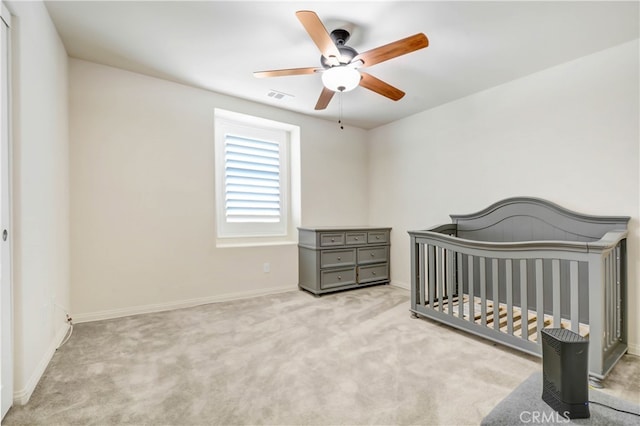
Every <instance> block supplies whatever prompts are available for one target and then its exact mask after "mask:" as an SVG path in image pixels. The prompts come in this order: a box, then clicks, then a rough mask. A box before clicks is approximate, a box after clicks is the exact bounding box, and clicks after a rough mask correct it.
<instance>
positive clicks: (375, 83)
mask: <svg viewBox="0 0 640 426" xmlns="http://www.w3.org/2000/svg"><path fill="white" fill-rule="evenodd" d="M296 16H297V17H298V20H299V21H300V22H301V23H302V26H304V28H305V30H307V33H309V36H310V37H311V39H312V40H313V42H314V43H315V44H316V46H318V49H320V53H322V56H321V58H320V63H321V65H322V67H307V68H289V69H280V70H270V71H256V72H254V73H253V75H254V76H255V77H258V78H263V77H282V76H289V75H305V74H315V73H322V83H323V85H324V87H323V88H322V92H321V93H320V98H318V102H317V103H316V107H315V109H316V110H322V109H325V108H326V107H327V105H329V102H330V101H331V98H333V95H334V94H335V92H348V91H350V90H353V89H355V88H356V87H357V86H362V87H364V88H365V89H369V90H371V91H373V92H375V93H378V94H380V95H382V96H385V97H387V98H389V99H391V100H394V101H397V100H400V99H401V98H402V97H403V96H404V95H405V93H404V92H403V91H402V90H400V89H398V88H396V87H393V86H392V85H390V84H388V83H385V82H384V81H382V80H380V79H378V78H376V77H374V76H372V75H371V74H368V73H366V72H363V71H360V69H362V68H365V67H370V66H372V65H375V64H379V63H380V62H384V61H387V60H389V59H393V58H395V57H398V56H402V55H405V54H407V53H411V52H414V51H416V50H419V49H423V48H425V47H427V46H428V45H429V40H428V39H427V36H425V35H424V34H422V33H418V34H415V35H412V36H410V37H407V38H403V39H401V40H398V41H394V42H393V43H389V44H385V45H384V46H380V47H376V48H375V49H371V50H368V51H366V52H364V53H358V52H357V51H356V50H355V49H354V48H352V47H349V46H347V45H346V44H345V43H346V42H347V40H348V39H349V37H350V34H349V31H347V30H344V29H336V30H333V31H332V32H331V34H329V33H328V32H327V29H326V28H325V27H324V25H323V24H322V21H320V18H318V15H316V14H315V12H312V11H310V10H300V11H298V12H296Z"/></svg>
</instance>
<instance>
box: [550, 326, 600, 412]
mask: <svg viewBox="0 0 640 426" xmlns="http://www.w3.org/2000/svg"><path fill="white" fill-rule="evenodd" d="M541 334H542V400H543V401H544V402H546V403H547V404H549V406H550V407H551V408H553V409H554V410H556V411H557V412H558V413H559V414H560V415H561V416H563V417H565V418H570V419H584V418H587V417H589V365H588V361H589V360H588V354H589V341H588V340H587V339H585V338H584V337H582V336H580V335H579V334H576V333H574V332H572V331H569V330H565V329H563V328H545V329H543V330H542V331H541Z"/></svg>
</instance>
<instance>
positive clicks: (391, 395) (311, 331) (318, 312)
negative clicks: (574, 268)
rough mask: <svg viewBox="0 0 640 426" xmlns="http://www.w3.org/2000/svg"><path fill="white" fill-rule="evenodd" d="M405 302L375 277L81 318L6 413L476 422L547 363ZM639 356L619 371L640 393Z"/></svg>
mask: <svg viewBox="0 0 640 426" xmlns="http://www.w3.org/2000/svg"><path fill="white" fill-rule="evenodd" d="M408 309H409V294H408V292H407V291H405V290H402V289H398V288H394V287H390V286H377V287H369V288H364V289H359V290H356V291H349V292H342V293H336V294H332V295H325V296H323V297H320V298H316V297H313V296H311V295H310V294H308V293H305V292H301V291H293V292H289V293H282V294H277V295H271V296H264V297H258V298H253V299H246V300H239V301H233V302H225V303H217V304H210V305H203V306H199V307H195V308H189V309H181V310H175V311H170V312H162V313H156V314H147V315H139V316H133V317H127V318H120V319H115V320H109V321H100V322H94V323H87V324H79V325H77V326H76V328H75V330H74V333H73V337H72V338H71V340H70V341H69V342H68V343H67V344H66V345H65V346H64V347H62V348H61V349H60V350H59V351H58V352H57V353H56V354H55V356H54V358H53V360H52V362H51V364H50V365H49V367H48V369H47V371H46V372H45V374H44V376H43V378H42V380H41V381H40V383H39V385H38V387H37V388H36V390H35V392H34V394H33V396H32V398H31V400H30V402H29V403H28V404H27V405H26V406H22V407H14V408H12V409H11V410H10V412H9V414H8V415H7V417H6V418H5V419H4V421H3V424H6V425H7V426H8V425H18V424H20V425H27V424H28V425H37V424H42V425H51V424H61V425H66V424H70V425H71V424H73V425H115V424H118V425H120V424H135V425H138V424H139V425H143V424H144V425H196V424H198V425H205V424H224V425H240V424H242V425H244V424H271V425H301V424H308V425H324V424H349V425H364V424H385V425H387V424H450V425H454V424H455V425H464V424H475V425H477V424H479V423H480V421H481V419H482V418H483V417H484V416H485V415H486V414H488V413H489V412H490V411H491V409H492V408H493V407H494V406H495V405H496V404H497V403H498V402H500V400H502V399H503V398H504V397H505V396H507V395H508V394H509V393H510V392H511V391H512V390H513V389H514V388H515V387H516V386H517V385H518V384H520V383H521V382H522V381H523V380H524V379H526V378H527V377H528V376H530V375H531V373H533V372H534V371H538V370H539V368H540V362H539V360H538V359H537V358H533V357H530V356H526V355H522V354H520V353H518V352H515V351H512V350H510V349H507V348H504V347H501V346H495V345H493V344H492V343H490V342H487V341H485V340H481V339H478V338H475V337H472V336H470V335H468V334H464V333H462V332H458V331H456V330H454V329H451V328H449V327H447V326H444V325H440V324H437V323H435V322H431V321H428V320H423V319H411V317H410V315H409V312H408ZM636 359H637V358H636V357H629V359H627V358H625V359H624V360H623V362H622V363H621V365H620V367H616V370H614V372H616V371H617V370H618V368H621V371H622V370H624V372H623V373H621V376H622V377H616V380H618V381H617V382H616V381H615V380H614V383H617V385H616V386H617V388H618V389H619V390H620V391H621V392H626V393H628V394H630V395H632V396H635V395H638V386H640V385H638V382H640V380H637V379H638V375H639V374H640V368H638V363H637V362H636ZM629 371H632V372H633V374H632V376H633V377H635V384H632V383H634V382H631V381H630V382H627V381H626V377H625V376H628V375H627V372H629ZM629 380H634V379H632V377H629ZM605 384H606V383H605ZM632 386H635V388H633V387H632Z"/></svg>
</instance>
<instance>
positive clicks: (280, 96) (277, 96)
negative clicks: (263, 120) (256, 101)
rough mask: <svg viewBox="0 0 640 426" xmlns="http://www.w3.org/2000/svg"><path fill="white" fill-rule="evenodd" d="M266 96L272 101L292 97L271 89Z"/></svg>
mask: <svg viewBox="0 0 640 426" xmlns="http://www.w3.org/2000/svg"><path fill="white" fill-rule="evenodd" d="M267 96H268V97H270V98H273V99H278V100H283V99H287V98H293V95H290V94H288V93H284V92H278V91H277V90H273V89H271V90H270V91H269V93H267Z"/></svg>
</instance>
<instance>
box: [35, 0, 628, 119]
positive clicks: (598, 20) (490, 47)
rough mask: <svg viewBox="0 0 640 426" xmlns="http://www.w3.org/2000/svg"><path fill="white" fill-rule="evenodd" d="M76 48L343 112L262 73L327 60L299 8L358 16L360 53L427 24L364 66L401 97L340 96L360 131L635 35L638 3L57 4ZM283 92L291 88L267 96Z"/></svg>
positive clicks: (154, 72) (330, 16) (297, 80)
mask: <svg viewBox="0 0 640 426" xmlns="http://www.w3.org/2000/svg"><path fill="white" fill-rule="evenodd" d="M47 8H48V10H49V13H50V15H51V17H52V19H53V22H54V24H55V25H56V27H57V29H58V32H59V33H60V36H61V38H62V41H63V43H64V45H65V47H66V49H67V52H68V53H69V55H70V56H71V57H74V58H80V59H85V60H88V61H93V62H97V63H101V64H105V65H110V66H114V67H118V68H122V69H125V70H130V71H135V72H139V73H142V74H147V75H151V76H156V77H160V78H165V79H169V80H172V81H176V82H180V83H184V84H188V85H192V86H196V87H200V88H204V89H208V90H212V91H215V92H219V93H224V94H228V95H233V96H237V97H239V98H244V99H249V100H252V101H256V102H261V103H264V104H269V105H274V106H277V107H280V108H284V109H288V110H292V111H297V112H301V113H304V114H309V115H312V116H316V117H322V118H326V119H337V116H338V111H339V102H338V101H339V100H338V96H335V97H334V98H333V100H332V101H331V103H330V104H329V107H328V108H327V109H326V110H325V111H314V106H315V103H316V101H317V98H318V96H319V95H320V91H321V89H322V83H321V80H320V75H318V74H315V75H303V76H290V77H277V78H267V79H257V78H254V77H253V75H252V72H253V71H259V70H268V69H280V68H298V67H315V66H320V53H319V51H318V49H317V47H316V45H315V44H314V43H313V42H312V41H311V39H310V38H309V36H308V35H307V33H306V32H305V30H304V28H303V27H302V25H301V24H300V22H299V21H298V19H297V18H296V16H295V12H296V11H297V10H313V11H315V12H316V13H317V14H318V16H319V17H320V19H321V20H322V21H323V22H324V24H325V26H326V27H327V29H328V30H329V31H331V30H332V29H334V28H338V27H344V25H345V24H351V25H354V28H355V29H354V30H353V33H352V34H353V35H352V37H351V39H350V40H349V42H347V44H348V45H350V46H352V47H353V48H355V49H356V50H358V51H359V52H364V51H366V50H369V49H372V48H374V47H378V46H380V45H383V44H387V43H390V42H392V41H396V40H398V39H401V38H404V37H407V36H410V35H413V34H415V33H418V32H423V33H425V34H426V35H427V37H428V38H429V42H430V45H429V47H428V48H426V49H422V50H419V51H416V52H413V53H410V54H408V55H405V56H401V57H398V58H395V59H392V60H389V61H387V62H384V63H380V64H377V65H374V66H372V67H370V68H367V69H366V70H367V72H369V73H370V74H373V75H374V76H376V77H378V78H380V79H382V80H384V81H386V82H388V83H389V84H391V85H393V86H395V87H397V88H399V89H401V90H403V91H405V92H406V93H407V94H406V96H405V97H404V98H403V99H401V100H400V101H398V102H393V101H391V100H389V99H387V98H384V97H382V96H380V95H377V94H375V93H373V92H371V91H369V90H367V89H364V88H361V87H359V88H356V89H355V90H354V91H352V92H348V93H345V94H343V95H342V110H343V114H344V118H343V121H344V122H345V123H346V124H350V125H354V126H359V127H362V128H373V127H376V126H379V125H381V124H384V123H388V122H391V121H394V120H397V119H399V118H402V117H406V116H408V115H411V114H415V113H417V112H419V111H423V110H425V109H428V108H432V107H435V106H437V105H441V104H444V103H446V102H450V101H452V100H455V99H458V98H461V97H464V96H467V95H469V94H472V93H475V92H478V91H481V90H484V89H487V88H489V87H493V86H496V85H499V84H501V83H504V82H507V81H510V80H513V79H516V78H519V77H522V76H524V75H527V74H531V73H534V72H536V71H539V70H542V69H545V68H548V67H551V66H554V65H556V64H560V63H563V62H567V61H570V60H572V59H576V58H578V57H581V56H584V55H588V54H590V53H593V52H596V51H599V50H602V49H606V48H608V47H611V46H615V45H617V44H620V43H624V42H627V41H630V40H633V39H636V38H638V37H639V32H640V24H639V3H638V1H631V2H610V1H602V2H593V1H588V2H575V1H554V2H520V1H510V2H484V1H471V2H459V1H449V2H431V1H430V2H426V1H421V2H420V1H412V2H399V1H352V2H343V1H340V2H332V1H322V2H320V1H316V2H306V1H281V2H274V1H258V2H255V1H254V2H247V1H227V2H223V1H200V2H187V1H172V2H170V1H141V2H134V1H102V2H101V1H70V2H66V1H51V2H47ZM271 90H276V91H279V92H283V93H286V94H290V95H292V96H291V97H289V96H285V97H284V98H283V99H282V100H276V99H274V98H271V97H269V96H268V93H269V92H270V91H271Z"/></svg>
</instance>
